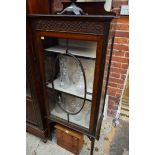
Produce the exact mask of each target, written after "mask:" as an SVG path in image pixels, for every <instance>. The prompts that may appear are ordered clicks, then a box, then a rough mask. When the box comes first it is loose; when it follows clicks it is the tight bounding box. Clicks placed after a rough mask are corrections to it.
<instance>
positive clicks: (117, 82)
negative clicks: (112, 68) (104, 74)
mask: <svg viewBox="0 0 155 155" xmlns="http://www.w3.org/2000/svg"><path fill="white" fill-rule="evenodd" d="M109 81H110V82H113V83H116V84H123V83H124V80H122V79H116V78H113V77H110V78H109Z"/></svg>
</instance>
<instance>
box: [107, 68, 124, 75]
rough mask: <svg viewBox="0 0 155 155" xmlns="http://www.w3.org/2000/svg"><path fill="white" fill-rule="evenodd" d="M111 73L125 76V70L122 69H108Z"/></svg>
mask: <svg viewBox="0 0 155 155" xmlns="http://www.w3.org/2000/svg"><path fill="white" fill-rule="evenodd" d="M110 71H111V72H114V73H118V74H126V72H127V70H126V69H123V68H115V67H111V69H110Z"/></svg>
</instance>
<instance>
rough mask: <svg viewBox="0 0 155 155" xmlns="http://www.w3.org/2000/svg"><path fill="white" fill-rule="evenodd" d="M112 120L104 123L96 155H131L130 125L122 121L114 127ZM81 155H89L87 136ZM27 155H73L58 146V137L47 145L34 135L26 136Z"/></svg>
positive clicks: (108, 119)
mask: <svg viewBox="0 0 155 155" xmlns="http://www.w3.org/2000/svg"><path fill="white" fill-rule="evenodd" d="M112 119H113V118H111V117H108V118H107V120H105V121H103V123H102V128H101V134H100V139H99V141H96V142H95V148H94V155H128V154H129V130H128V127H129V125H128V124H129V123H128V122H126V121H120V124H119V126H117V127H113V126H112ZM84 141H85V142H84V145H83V148H82V150H81V153H80V155H89V153H90V141H89V139H88V138H87V137H86V136H85V137H84ZM26 144H27V146H26V155H73V154H72V153H70V152H69V151H67V150H65V149H63V148H62V147H60V146H58V145H57V142H56V135H55V134H54V137H53V139H52V141H50V140H48V141H47V143H44V142H42V140H41V139H40V138H38V137H36V136H34V135H31V134H29V133H27V135H26Z"/></svg>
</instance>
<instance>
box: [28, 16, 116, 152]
mask: <svg viewBox="0 0 155 155" xmlns="http://www.w3.org/2000/svg"><path fill="white" fill-rule="evenodd" d="M114 17H115V15H114V14H112V13H111V14H110V13H109V15H108V14H107V15H45V14H44V15H43V14H32V15H28V16H27V21H28V23H29V26H30V27H31V29H32V37H33V43H34V44H33V46H34V47H33V49H34V54H35V58H36V61H37V64H38V67H39V70H40V73H41V82H42V86H43V96H44V105H45V108H46V115H45V118H46V120H47V125H48V129H49V133H50V132H51V131H50V125H52V124H53V123H58V124H61V125H64V126H66V127H69V128H70V129H73V130H75V131H78V132H80V133H83V134H85V135H87V136H88V137H89V139H90V140H91V152H90V154H93V148H94V141H95V139H97V140H98V139H99V134H100V128H101V124H102V120H103V111H104V104H105V99H106V92H107V84H108V78H109V71H110V64H111V57H112V45H113V41H114V36H113V35H111V37H112V45H111V52H110V56H109V57H108V60H107V59H106V58H107V45H108V38H109V30H110V24H111V21H112V19H113V18H114ZM106 62H108V63H106ZM103 79H105V80H103ZM103 81H104V82H103Z"/></svg>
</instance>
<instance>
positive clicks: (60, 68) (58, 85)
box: [43, 37, 97, 128]
mask: <svg viewBox="0 0 155 155" xmlns="http://www.w3.org/2000/svg"><path fill="white" fill-rule="evenodd" d="M44 38H45V39H44V40H43V48H44V51H43V58H44V67H45V77H46V86H47V91H48V102H49V112H50V114H51V115H53V116H55V117H59V118H62V119H64V120H68V117H67V115H69V120H68V121H70V122H72V123H75V124H77V125H80V126H83V127H86V128H89V123H90V111H91V105H92V93H93V82H94V71H95V61H96V46H97V44H96V42H92V41H83V40H71V39H69V40H66V39H58V38H48V37H44ZM85 82H86V86H87V89H86V101H85V104H84V98H85ZM83 104H84V106H83Z"/></svg>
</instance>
